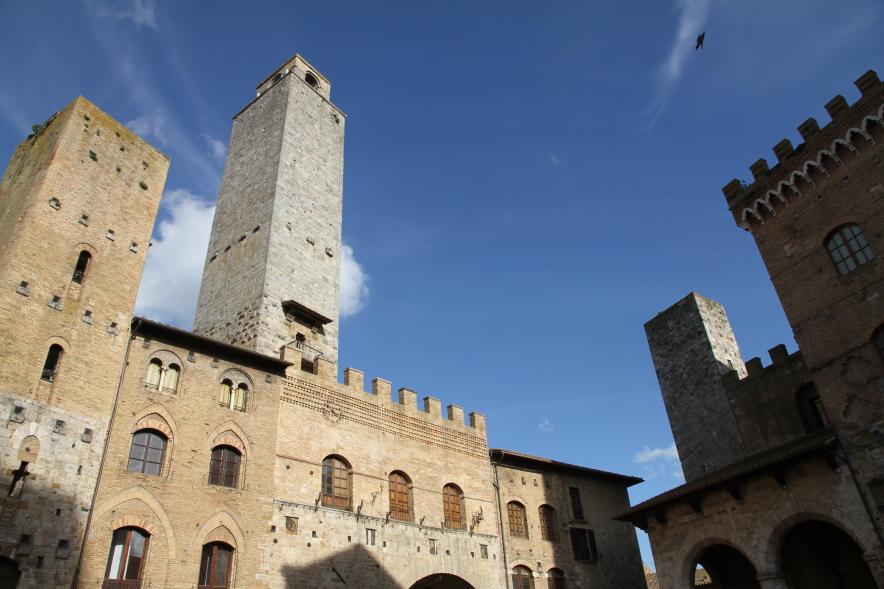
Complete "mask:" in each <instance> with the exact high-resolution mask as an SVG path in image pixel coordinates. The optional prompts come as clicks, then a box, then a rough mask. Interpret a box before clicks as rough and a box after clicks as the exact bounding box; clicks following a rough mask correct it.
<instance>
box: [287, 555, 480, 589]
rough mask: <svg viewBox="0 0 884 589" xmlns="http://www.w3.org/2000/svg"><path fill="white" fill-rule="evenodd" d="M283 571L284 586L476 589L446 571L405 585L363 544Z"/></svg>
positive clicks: (300, 588) (311, 588)
mask: <svg viewBox="0 0 884 589" xmlns="http://www.w3.org/2000/svg"><path fill="white" fill-rule="evenodd" d="M281 573H282V578H283V581H284V587H285V589H334V588H337V587H364V588H366V589H367V588H369V587H370V588H371V589H474V588H473V586H472V585H470V584H469V583H467V582H466V581H464V580H463V579H461V578H459V577H456V576H454V575H449V574H445V573H439V574H433V575H430V576H428V577H425V578H423V579H421V580H419V581H417V582H416V583H415V584H414V585H412V586H411V587H404V586H402V585H400V584H399V583H398V582H396V580H394V579H393V577H391V576H390V575H389V573H387V572H386V571H385V570H384V568H383V566H382V565H381V563H379V562H378V561H377V559H376V558H375V557H374V555H373V554H372V553H371V552H370V551H369V550H368V549H367V548H366V547H365V546H363V545H361V544H357V545H354V546H353V547H352V548H349V549H347V550H344V551H343V552H339V553H337V554H335V555H334V556H332V557H330V558H325V559H322V560H319V561H316V562H314V563H311V564H309V565H305V566H300V567H299V566H292V565H286V566H283V567H282V571H281Z"/></svg>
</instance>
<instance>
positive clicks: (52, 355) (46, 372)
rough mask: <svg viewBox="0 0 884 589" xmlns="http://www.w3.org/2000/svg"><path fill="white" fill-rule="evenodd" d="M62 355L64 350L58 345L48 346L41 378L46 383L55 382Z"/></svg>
mask: <svg viewBox="0 0 884 589" xmlns="http://www.w3.org/2000/svg"><path fill="white" fill-rule="evenodd" d="M63 355H64V348H62V347H61V346H60V345H58V344H52V345H51V346H49V351H48V352H47V353H46V361H45V362H44V363H43V373H42V376H41V378H42V379H43V380H45V381H46V382H55V377H56V376H58V367H59V366H60V365H61V357H62V356H63Z"/></svg>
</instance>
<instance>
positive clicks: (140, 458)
mask: <svg viewBox="0 0 884 589" xmlns="http://www.w3.org/2000/svg"><path fill="white" fill-rule="evenodd" d="M167 442H168V440H167V438H166V436H164V435H163V434H161V433H160V432H158V431H155V430H150V429H143V430H139V431H137V432H135V435H133V436H132V446H131V447H130V448H129V463H128V465H127V466H126V470H128V471H129V472H141V473H144V474H152V475H159V474H161V473H162V471H163V459H164V458H165V456H166V443H167Z"/></svg>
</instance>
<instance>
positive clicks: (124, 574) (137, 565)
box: [102, 528, 150, 589]
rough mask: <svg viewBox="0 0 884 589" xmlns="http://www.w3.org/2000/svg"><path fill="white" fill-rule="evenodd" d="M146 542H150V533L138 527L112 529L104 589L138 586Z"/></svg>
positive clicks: (127, 588)
mask: <svg viewBox="0 0 884 589" xmlns="http://www.w3.org/2000/svg"><path fill="white" fill-rule="evenodd" d="M148 544H150V534H148V533H147V532H145V531H144V530H142V529H140V528H119V529H118V530H116V531H114V535H113V538H112V540H111V547H110V554H109V555H108V557H107V568H106V570H105V573H104V578H105V581H104V584H103V585H102V587H104V589H130V588H135V587H140V586H141V578H142V576H143V573H144V561H145V560H146V559H147V545H148Z"/></svg>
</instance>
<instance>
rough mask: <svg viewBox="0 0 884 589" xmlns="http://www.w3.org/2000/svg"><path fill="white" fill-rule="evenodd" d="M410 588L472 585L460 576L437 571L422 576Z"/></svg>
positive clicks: (467, 587)
mask: <svg viewBox="0 0 884 589" xmlns="http://www.w3.org/2000/svg"><path fill="white" fill-rule="evenodd" d="M411 589H473V586H472V585H470V584H469V583H467V582H466V581H464V580H463V579H461V578H460V577H455V576H454V575H449V574H447V573H438V574H435V575H430V576H428V577H424V578H423V579H421V580H420V581H418V582H417V583H415V584H414V585H412V586H411Z"/></svg>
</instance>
